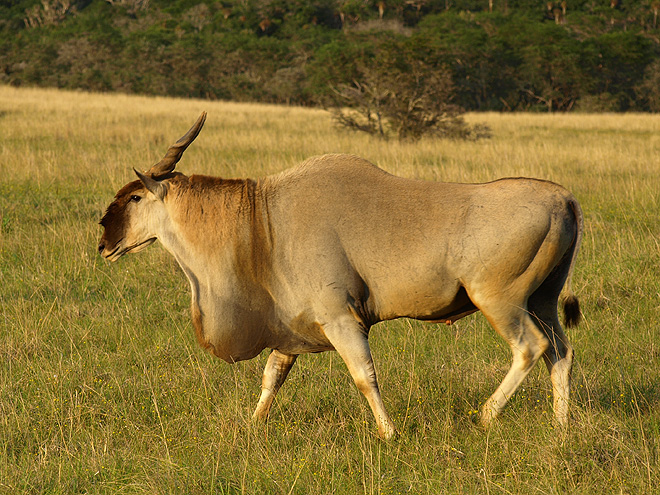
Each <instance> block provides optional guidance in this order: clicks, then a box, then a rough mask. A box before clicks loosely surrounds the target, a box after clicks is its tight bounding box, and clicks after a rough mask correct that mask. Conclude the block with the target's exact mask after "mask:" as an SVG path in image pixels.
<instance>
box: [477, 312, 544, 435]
mask: <svg viewBox="0 0 660 495" xmlns="http://www.w3.org/2000/svg"><path fill="white" fill-rule="evenodd" d="M482 312H483V313H484V315H485V316H486V318H487V319H488V321H489V322H490V324H491V325H492V326H493V328H494V329H495V330H496V331H497V332H498V333H499V334H500V335H501V336H502V337H503V338H504V340H506V341H507V343H508V344H509V346H510V348H511V354H512V363H511V368H510V369H509V372H508V373H507V374H506V376H505V377H504V380H502V383H501V384H500V386H499V387H497V390H495V393H494V394H493V395H491V396H490V398H489V399H488V400H487V401H486V403H485V404H484V407H483V409H482V413H481V422H482V424H483V425H484V426H488V425H489V424H490V423H491V422H492V421H493V419H495V418H496V417H497V416H498V415H499V413H500V412H501V411H502V409H504V406H505V405H506V403H507V402H508V400H509V398H511V396H512V395H513V394H514V392H515V391H516V390H517V389H518V387H519V386H520V384H521V383H522V381H523V380H524V379H525V377H526V376H527V375H528V374H529V372H530V370H531V369H532V368H533V367H534V365H535V364H536V362H537V361H538V360H539V358H540V357H541V356H543V355H544V353H545V352H546V350H547V348H548V344H549V342H548V339H547V338H546V336H545V335H544V334H543V333H542V332H540V331H539V329H538V328H537V326H536V325H535V324H534V322H533V321H532V318H531V317H530V315H529V313H528V312H527V311H526V310H525V309H524V305H521V307H514V306H508V307H506V308H498V309H497V310H494V311H490V310H488V309H483V308H482Z"/></svg>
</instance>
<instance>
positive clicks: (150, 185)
mask: <svg viewBox="0 0 660 495" xmlns="http://www.w3.org/2000/svg"><path fill="white" fill-rule="evenodd" d="M133 171H134V172H135V175H137V176H138V179H140V182H142V184H143V185H144V187H146V188H147V190H148V191H149V192H151V194H153V195H154V196H156V197H157V198H158V199H160V200H161V201H162V200H163V199H165V194H167V188H166V187H165V185H164V184H163V183H162V182H161V181H159V180H156V179H152V178H151V177H149V176H148V175H144V174H143V173H141V172H138V171H137V170H135V169H133Z"/></svg>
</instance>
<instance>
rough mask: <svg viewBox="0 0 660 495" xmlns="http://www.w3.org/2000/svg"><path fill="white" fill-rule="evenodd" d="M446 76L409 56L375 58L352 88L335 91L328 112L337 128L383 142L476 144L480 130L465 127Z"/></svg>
mask: <svg viewBox="0 0 660 495" xmlns="http://www.w3.org/2000/svg"><path fill="white" fill-rule="evenodd" d="M452 94H453V83H452V80H451V76H450V75H449V73H448V71H447V70H446V69H445V68H443V67H440V68H433V67H431V66H429V65H428V64H426V63H424V62H422V61H420V60H416V59H414V58H412V57H411V56H410V54H408V55H404V56H398V57H392V54H390V53H388V54H387V56H386V57H379V58H377V59H376V60H375V61H374V62H373V63H372V64H370V65H365V66H363V67H361V69H360V77H359V79H358V80H354V81H353V82H352V83H351V84H345V83H344V84H340V85H338V86H337V87H336V88H334V91H333V95H332V97H331V98H330V101H331V104H330V105H329V109H330V111H331V112H332V114H333V116H334V118H335V120H336V122H338V123H339V124H340V125H342V126H345V127H347V128H349V129H353V130H357V131H362V132H366V133H369V134H373V135H376V136H379V137H382V138H389V137H391V136H396V137H398V138H399V139H401V140H404V139H410V140H417V139H419V138H421V137H422V136H424V135H434V136H441V137H449V138H462V139H476V138H479V137H485V136H486V135H487V129H486V128H484V127H470V126H469V125H468V124H467V123H466V122H465V121H464V119H463V117H462V113H463V111H462V109H461V108H460V107H458V106H457V105H454V104H452V103H451V98H452Z"/></svg>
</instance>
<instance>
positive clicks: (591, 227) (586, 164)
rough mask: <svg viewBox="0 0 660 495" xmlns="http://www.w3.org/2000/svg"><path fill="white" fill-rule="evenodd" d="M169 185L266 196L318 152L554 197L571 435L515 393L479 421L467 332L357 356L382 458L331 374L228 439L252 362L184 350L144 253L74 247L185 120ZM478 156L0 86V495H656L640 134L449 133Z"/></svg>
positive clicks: (491, 353)
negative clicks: (223, 184)
mask: <svg viewBox="0 0 660 495" xmlns="http://www.w3.org/2000/svg"><path fill="white" fill-rule="evenodd" d="M202 110H207V111H208V114H209V117H208V120H207V124H206V126H205V128H204V130H203V131H202V134H201V135H200V137H199V138H198V139H197V140H196V141H195V143H194V145H193V146H191V148H190V149H189V150H188V151H187V152H186V154H185V156H184V158H183V160H182V162H181V163H180V165H179V166H178V167H179V168H180V170H181V171H183V172H185V173H189V174H190V173H206V174H213V175H221V176H225V177H236V176H243V177H244V176H259V175H264V174H269V173H275V172H279V171H281V170H283V169H284V168H287V167H290V166H293V165H295V164H296V163H298V162H300V161H302V160H303V159H305V158H307V157H309V156H312V155H318V154H322V153H327V152H346V153H354V154H357V155H360V156H363V157H365V158H367V159H369V160H371V161H372V162H374V163H376V164H378V165H379V166H381V167H382V168H384V169H386V170H388V171H390V172H392V173H396V174H399V175H403V176H407V177H417V178H422V179H427V180H444V181H464V182H478V181H487V180H493V179H496V178H499V177H503V176H535V177H540V178H545V179H550V180H554V181H556V182H559V183H561V184H563V185H564V186H566V187H567V188H568V189H570V190H571V191H573V192H574V194H575V195H576V196H577V197H578V199H579V200H580V201H581V204H582V207H583V209H584V212H585V217H586V222H585V226H586V230H585V237H584V242H583V246H582V251H581V254H580V256H579V259H578V265H577V270H576V273H575V277H574V288H575V289H576V291H577V293H578V296H579V298H580V300H581V303H582V307H583V311H584V316H585V318H584V321H583V323H582V324H581V325H580V326H579V327H578V328H577V329H572V330H570V332H569V336H570V338H571V340H572V342H573V344H574V346H575V349H576V355H577V358H576V365H575V368H574V373H573V379H574V391H575V393H574V395H573V398H572V412H571V425H570V428H569V429H568V430H566V431H563V430H559V429H557V428H556V427H555V425H554V424H553V422H552V420H551V418H552V398H551V386H550V382H549V378H548V376H547V375H548V374H547V372H546V370H545V369H544V368H543V366H542V365H541V366H539V367H537V369H535V370H533V372H532V373H531V374H530V376H529V377H528V378H527V380H526V381H525V382H524V384H523V386H522V387H521V389H520V390H519V391H518V393H517V394H516V395H515V396H514V397H513V398H512V400H511V403H510V405H509V407H508V408H507V409H506V410H505V412H504V414H503V416H502V419H501V421H499V422H498V423H497V424H496V425H494V427H493V428H491V429H489V430H483V429H482V428H481V427H480V426H479V425H478V422H477V412H478V409H479V407H480V406H481V405H482V404H483V402H484V401H485V400H486V399H487V397H488V396H489V395H490V394H491V393H492V392H493V391H494V389H495V388H496V386H497V385H498V383H499V382H500V380H501V379H502V378H503V376H504V374H505V373H506V371H507V370H508V367H509V359H510V357H509V350H508V348H507V346H506V345H505V344H504V343H503V342H502V341H501V340H500V339H499V337H498V336H497V335H496V334H495V333H494V332H493V330H492V329H491V328H490V327H489V325H488V324H487V322H486V321H485V320H484V318H482V317H481V316H480V315H478V314H476V315H473V316H470V317H468V318H465V319H463V320H461V321H460V322H458V323H456V324H454V325H453V326H450V327H447V326H444V325H430V324H422V323H420V322H415V321H407V320H401V321H393V322H387V323H381V324H379V325H377V326H375V327H374V328H373V330H372V337H371V342H372V347H373V352H374V355H375V360H376V366H377V370H378V373H379V380H380V385H381V388H382V391H383V395H384V400H385V402H386V405H387V407H388V410H389V411H390V413H391V414H392V416H393V418H394V421H395V423H396V424H397V427H398V428H399V430H400V432H401V437H400V438H399V439H397V440H395V441H392V442H383V441H381V440H379V439H378V438H377V435H376V428H375V425H374V421H373V418H372V417H371V412H370V410H369V408H368V406H367V405H366V402H365V401H364V399H363V398H362V397H361V395H360V394H359V392H358V391H357V389H356V388H355V386H354V385H353V384H352V381H351V379H350V376H349V375H348V372H347V370H346V367H345V366H344V364H343V363H342V362H341V359H339V357H338V356H337V355H336V354H334V353H324V354H319V355H305V356H301V358H300V359H299V360H298V362H297V363H296V366H295V368H294V369H293V370H292V372H291V375H290V377H289V379H288V380H287V382H286V383H285V385H284V386H283V388H282V390H281V392H280V394H279V395H278V397H277V399H276V401H275V404H274V407H273V411H272V415H271V418H270V421H269V422H268V423H267V424H266V425H265V426H263V425H262V426H259V425H254V424H252V423H251V422H250V415H251V413H252V409H253V407H254V406H255V404H256V401H257V398H258V395H259V387H260V382H261V372H262V369H263V366H264V365H265V359H266V355H265V353H264V355H262V356H259V357H258V358H256V359H254V360H252V361H248V362H243V363H238V364H236V365H233V366H229V365H227V364H225V363H223V362H220V361H218V360H215V359H214V358H212V357H211V356H210V355H208V354H206V353H205V352H203V351H202V350H201V349H199V348H198V346H197V344H196V342H195V338H194V336H193V330H192V326H191V323H190V318H189V314H188V306H189V297H190V295H189V291H188V287H187V282H186V281H185V278H184V276H183V275H182V274H181V273H180V271H179V269H178V267H177V266H176V263H175V262H174V261H173V260H172V259H171V258H170V257H169V255H167V254H166V253H165V252H164V251H163V250H162V249H161V248H160V247H159V246H158V244H156V245H154V246H153V247H151V248H149V249H148V250H147V251H145V252H143V253H140V254H138V255H135V256H128V257H126V258H123V259H122V260H121V261H120V262H119V263H117V264H113V265H110V264H108V263H107V262H105V261H104V260H102V259H101V258H100V257H99V256H98V255H97V253H96V245H97V242H98V238H99V236H100V228H99V227H98V225H96V223H97V222H98V220H99V219H100V217H101V215H102V213H103V210H104V208H105V207H106V206H107V204H108V203H109V201H110V200H111V199H112V197H113V195H114V193H115V192H116V190H117V189H118V188H119V187H121V186H122V185H123V184H124V183H126V182H127V181H129V180H132V179H133V177H132V170H131V168H132V167H136V168H138V169H146V168H148V167H149V166H150V165H151V164H152V163H154V162H156V161H157V160H158V159H159V158H160V157H161V156H162V154H163V153H164V152H165V150H166V149H167V146H168V145H169V144H171V143H172V142H173V141H174V140H176V139H177V138H178V137H179V136H180V135H181V134H182V133H183V132H184V131H185V130H186V129H188V127H189V126H190V124H191V122H192V121H194V119H195V118H196V117H197V115H199V113H200V112H201V111H202ZM468 120H470V121H471V122H474V123H485V124H487V125H488V126H489V127H490V128H491V129H492V134H493V136H492V138H491V139H489V140H481V141H477V142H455V141H437V140H431V139H421V140H420V141H419V142H417V143H414V144H412V143H398V142H386V143H383V142H381V141H380V140H378V139H374V138H369V137H368V136H356V135H353V134H349V133H345V132H342V131H341V130H339V129H336V128H335V127H333V125H332V122H331V121H330V120H329V117H328V116H327V115H326V114H325V112H323V111H317V110H311V109H300V108H283V107H277V106H267V105H246V104H234V103H221V102H205V101H198V100H175V99H163V98H143V97H128V96H122V95H103V94H88V93H80V92H63V91H55V90H41V89H39V90H38V89H27V88H21V89H16V88H9V87H2V86H0V136H2V140H0V277H1V278H0V281H1V284H0V493H8V494H9V493H12V494H13V493H55V494H57V493H62V494H64V493H66V494H68V493H81V492H84V493H191V494H207V493H218V494H238V493H282V494H297V493H300V494H303V493H304V494H309V493H336V494H344V493H346V494H354V493H368V494H372V493H373V494H375V493H379V494H399V493H401V494H403V493H428V494H435V493H457V494H458V493H492V494H495V493H560V492H570V493H613V492H616V493H653V492H654V490H656V487H657V486H658V484H659V482H660V479H659V478H660V476H659V474H658V473H659V470H658V467H659V456H660V445H659V443H660V413H659V411H660V408H659V407H658V405H659V403H660V386H659V385H658V384H659V383H660V376H659V375H660V345H659V344H658V342H660V339H659V338H658V337H659V335H658V328H660V325H659V323H660V322H659V321H658V320H659V318H658V309H657V301H658V299H659V297H660V275H658V270H657V266H658V265H659V261H660V260H659V259H658V257H659V253H660V249H659V246H658V232H660V228H659V227H660V216H659V215H658V211H659V209H658V191H660V154H659V153H658V151H659V150H660V117H658V116H655V115H511V114H473V115H469V116H468Z"/></svg>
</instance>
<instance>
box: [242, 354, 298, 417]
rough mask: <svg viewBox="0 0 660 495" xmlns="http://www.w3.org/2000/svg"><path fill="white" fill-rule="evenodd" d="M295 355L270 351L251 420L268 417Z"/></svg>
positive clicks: (294, 359)
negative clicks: (259, 394) (259, 395)
mask: <svg viewBox="0 0 660 495" xmlns="http://www.w3.org/2000/svg"><path fill="white" fill-rule="evenodd" d="M297 357H298V355H297V354H283V353H281V352H280V351H278V350H276V349H273V351H272V352H271V353H270V356H268V361H267V362H266V367H265V368H264V376H263V378H262V380H261V397H259V402H258V404H257V408H256V409H255V410H254V414H253V415H252V419H253V420H262V421H263V420H265V419H266V418H267V417H268V413H269V411H270V406H271V405H272V404H273V400H274V399H275V395H276V394H277V391H278V390H279V389H280V387H281V386H282V384H283V383H284V380H286V377H287V375H288V374H289V371H290V370H291V367H292V366H293V363H295V362H296V358H297Z"/></svg>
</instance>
